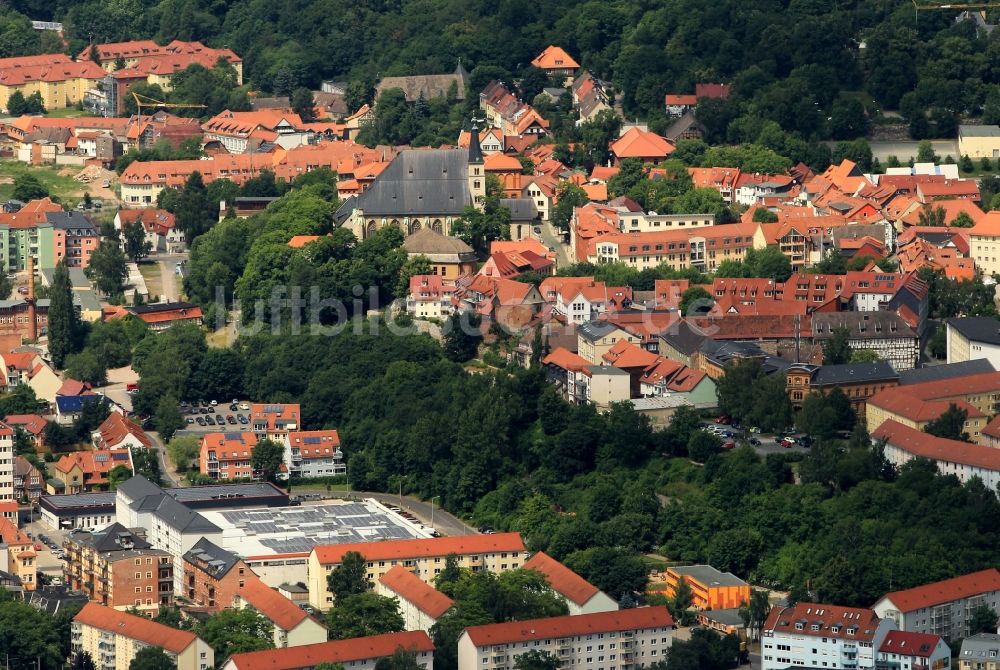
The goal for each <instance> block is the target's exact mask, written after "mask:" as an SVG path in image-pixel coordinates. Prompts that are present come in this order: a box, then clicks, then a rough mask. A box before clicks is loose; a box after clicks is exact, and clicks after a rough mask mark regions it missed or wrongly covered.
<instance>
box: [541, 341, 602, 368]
mask: <svg viewBox="0 0 1000 670" xmlns="http://www.w3.org/2000/svg"><path fill="white" fill-rule="evenodd" d="M542 365H554V366H556V367H558V368H562V369H563V370H571V371H573V372H579V371H581V370H585V369H586V368H587V367H589V366H590V361H588V360H587V359H586V358H583V357H582V356H578V355H577V354H574V353H573V352H572V351H570V350H569V349H566V348H565V347H556V348H555V349H553V350H552V351H551V352H549V355H548V356H546V357H545V358H544V359H542Z"/></svg>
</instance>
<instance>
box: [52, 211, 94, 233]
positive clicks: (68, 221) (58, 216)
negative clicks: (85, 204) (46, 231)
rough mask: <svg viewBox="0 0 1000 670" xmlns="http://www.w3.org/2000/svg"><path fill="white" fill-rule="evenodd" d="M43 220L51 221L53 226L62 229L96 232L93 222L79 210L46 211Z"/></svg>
mask: <svg viewBox="0 0 1000 670" xmlns="http://www.w3.org/2000/svg"><path fill="white" fill-rule="evenodd" d="M45 220H46V221H48V222H49V223H51V224H52V226H53V227H54V228H59V229H62V230H85V231H87V232H88V233H91V234H94V235H96V234H97V229H96V228H94V224H93V223H91V222H90V219H88V218H87V217H85V216H84V215H83V214H81V213H80V212H75V211H74V212H47V213H46V214H45Z"/></svg>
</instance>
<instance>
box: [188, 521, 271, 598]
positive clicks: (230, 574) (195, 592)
mask: <svg viewBox="0 0 1000 670" xmlns="http://www.w3.org/2000/svg"><path fill="white" fill-rule="evenodd" d="M251 579H256V575H255V574H254V573H253V571H252V570H251V569H250V567H249V566H247V564H246V563H244V562H243V559H241V558H240V557H238V556H237V555H236V554H233V553H231V552H228V551H226V550H225V549H223V548H222V547H219V546H217V545H215V544H213V543H212V542H211V541H209V540H207V539H205V538H202V539H200V540H198V542H197V543H196V544H195V545H194V546H193V547H191V549H190V550H189V551H188V552H186V553H185V554H184V590H183V593H184V595H185V597H187V599H188V600H190V601H191V602H192V603H193V604H194V605H196V606H197V607H200V608H204V609H206V610H209V611H213V612H218V611H219V610H221V609H224V608H226V607H229V606H230V605H232V603H233V600H234V599H235V598H236V594H237V593H238V592H239V590H240V589H241V588H243V586H244V585H245V584H246V583H247V581H248V580H251Z"/></svg>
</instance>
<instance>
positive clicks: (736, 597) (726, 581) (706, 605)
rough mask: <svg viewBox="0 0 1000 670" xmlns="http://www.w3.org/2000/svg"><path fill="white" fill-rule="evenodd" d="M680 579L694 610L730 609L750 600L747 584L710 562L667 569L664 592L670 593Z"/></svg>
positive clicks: (674, 589)
mask: <svg viewBox="0 0 1000 670" xmlns="http://www.w3.org/2000/svg"><path fill="white" fill-rule="evenodd" d="M682 579H683V580H684V581H686V582H687V583H688V586H690V587H691V595H692V601H691V604H692V605H693V606H694V607H696V608H698V609H702V610H720V609H732V608H736V607H742V606H744V605H746V604H747V603H749V602H750V585H749V584H747V583H746V582H745V581H743V580H742V579H740V578H739V577H737V576H736V575H734V574H733V573H731V572H721V571H719V570H716V569H715V568H713V567H712V566H711V565H687V566H678V567H673V568H667V572H666V581H667V592H668V593H670V594H673V593H674V592H675V591H676V590H677V586H678V585H679V584H680V582H681V580H682Z"/></svg>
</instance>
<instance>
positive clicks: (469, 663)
mask: <svg viewBox="0 0 1000 670" xmlns="http://www.w3.org/2000/svg"><path fill="white" fill-rule="evenodd" d="M673 624H674V620H673V618H672V617H671V616H670V613H669V612H668V611H667V609H666V608H665V607H636V608H634V609H627V610H620V611H617V612H600V613H596V614H580V615H577V616H572V615H571V616H559V617H552V618H548V619H531V620H528V621H516V622H511V623H498V624H491V625H487V626H472V627H470V628H466V629H465V631H464V632H463V633H462V635H461V637H459V638H458V670H511V669H512V668H513V667H514V664H515V662H516V661H517V657H518V656H520V655H521V654H524V653H525V652H528V651H539V652H547V653H549V654H552V655H553V656H555V657H556V658H558V659H559V660H560V661H561V667H564V668H573V669H574V670H599V669H600V668H615V667H635V668H642V667H646V666H648V665H651V664H653V663H656V662H658V661H665V660H666V656H667V654H668V653H669V650H670V645H671V644H672V643H673Z"/></svg>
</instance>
